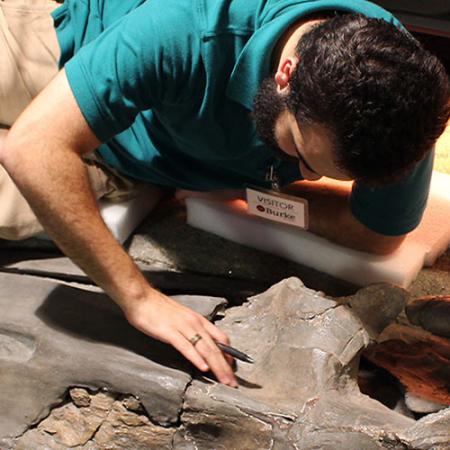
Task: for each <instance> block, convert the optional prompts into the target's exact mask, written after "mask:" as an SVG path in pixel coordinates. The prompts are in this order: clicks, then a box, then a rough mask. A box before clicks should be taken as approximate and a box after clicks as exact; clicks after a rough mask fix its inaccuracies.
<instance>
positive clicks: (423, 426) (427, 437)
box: [403, 408, 450, 450]
mask: <svg viewBox="0 0 450 450" xmlns="http://www.w3.org/2000/svg"><path fill="white" fill-rule="evenodd" d="M403 438H404V439H405V440H406V441H408V442H409V443H410V445H411V447H412V448H414V449H415V450H449V448H450V408H447V409H444V410H442V411H439V412H437V413H434V414H429V415H428V416H426V417H423V418H422V419H420V420H418V421H417V422H416V423H415V424H414V425H413V426H412V427H411V428H409V429H408V430H406V432H405V433H404V434H403Z"/></svg>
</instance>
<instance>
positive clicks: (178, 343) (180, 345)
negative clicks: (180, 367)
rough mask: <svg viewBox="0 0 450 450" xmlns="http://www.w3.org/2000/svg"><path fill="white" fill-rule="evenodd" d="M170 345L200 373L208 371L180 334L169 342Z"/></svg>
mask: <svg viewBox="0 0 450 450" xmlns="http://www.w3.org/2000/svg"><path fill="white" fill-rule="evenodd" d="M170 344H171V345H172V346H173V347H175V348H176V349H177V350H178V351H179V352H180V353H181V354H182V355H183V356H184V357H185V358H186V359H188V360H189V361H190V362H191V363H192V364H193V365H194V366H195V367H197V369H199V370H201V371H202V372H207V371H208V370H210V367H209V365H208V363H207V362H206V361H205V359H204V358H203V357H202V356H201V355H200V353H199V352H198V351H197V350H196V349H195V347H194V346H193V345H192V344H191V343H190V342H189V340H187V339H186V338H185V337H184V336H183V335H182V334H181V333H177V334H176V336H175V337H174V338H173V339H172V340H171V341H170Z"/></svg>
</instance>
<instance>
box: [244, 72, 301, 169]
mask: <svg viewBox="0 0 450 450" xmlns="http://www.w3.org/2000/svg"><path fill="white" fill-rule="evenodd" d="M286 109H287V104H286V99H285V98H284V97H283V96H281V95H280V94H279V93H278V92H277V86H276V83H275V80H274V79H273V77H268V78H266V79H264V80H263V82H262V83H261V86H260V88H259V89H258V92H257V93H256V95H255V98H254V100H253V112H252V117H253V119H254V121H255V126H256V133H257V134H258V136H259V138H260V139H261V140H262V141H263V143H264V144H265V145H266V146H267V147H269V148H270V149H271V150H272V151H273V152H274V153H275V157H276V158H278V159H281V160H283V161H288V162H294V161H297V159H296V158H294V157H293V156H290V155H288V154H287V153H285V152H284V151H283V150H281V148H280V147H279V146H278V143H277V140H276V138H275V124H276V122H277V119H278V118H279V117H280V115H281V113H282V112H284V111H286Z"/></svg>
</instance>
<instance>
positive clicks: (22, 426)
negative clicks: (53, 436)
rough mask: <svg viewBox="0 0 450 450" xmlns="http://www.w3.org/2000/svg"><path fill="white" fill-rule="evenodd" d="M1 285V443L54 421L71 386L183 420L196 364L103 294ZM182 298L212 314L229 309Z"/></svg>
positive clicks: (30, 280) (13, 278)
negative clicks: (133, 400) (53, 410)
mask: <svg viewBox="0 0 450 450" xmlns="http://www.w3.org/2000/svg"><path fill="white" fill-rule="evenodd" d="M0 285H1V286H2V289H1V291H0V310H1V311H2V315H1V317H0V364H1V371H0V386H1V390H0V409H1V410H2V412H3V411H4V412H5V413H2V414H1V415H0V439H8V438H11V437H15V436H17V435H19V434H20V433H22V432H23V431H24V430H26V429H27V428H28V427H29V426H30V425H32V424H35V423H37V422H39V421H40V420H41V419H42V418H44V417H45V416H47V415H48V413H49V409H50V407H51V406H52V405H55V404H58V403H60V402H61V401H62V399H63V398H64V396H65V392H66V389H67V387H68V386H85V387H89V388H92V389H99V388H106V389H108V390H110V391H113V392H124V393H129V394H132V395H134V396H135V397H137V398H139V399H140V401H141V402H142V404H143V405H144V407H145V409H146V411H147V413H148V414H149V416H150V417H151V418H152V420H154V421H155V423H159V424H163V425H167V424H171V423H175V422H177V421H178V418H179V414H180V411H181V406H182V401H183V394H184V391H185V388H186V386H187V384H188V382H189V381H190V379H191V376H190V371H191V367H190V365H188V364H187V362H186V361H184V360H183V359H182V358H180V357H179V354H178V353H177V352H176V351H174V350H173V349H171V347H169V346H167V345H164V344H161V343H159V342H157V341H154V340H152V339H150V338H148V337H147V336H145V335H143V334H142V333H139V332H138V331H136V330H135V329H134V328H132V327H131V326H130V325H129V324H128V323H127V322H126V320H125V319H124V317H123V315H122V313H121V311H120V309H119V308H118V307H117V306H116V305H115V304H113V302H112V301H111V300H109V299H108V298H107V297H106V296H105V295H104V294H100V293H96V292H89V291H84V290H80V289H74V288H71V287H68V286H63V285H60V284H57V283H54V282H51V281H47V280H44V279H39V278H35V277H27V276H19V275H8V274H0ZM178 299H179V300H182V301H183V302H184V303H185V304H187V305H189V306H194V307H199V306H200V304H202V305H201V306H202V313H204V314H205V315H210V314H211V313H212V312H213V311H215V310H216V309H217V308H218V307H220V305H222V304H223V299H215V298H214V299H211V298H208V297H204V298H203V300H201V299H200V298H199V297H198V296H197V297H193V298H192V300H193V302H192V304H191V303H190V301H189V297H185V298H183V299H181V298H178ZM205 304H209V309H208V308H206V309H205V308H204V305H205ZM0 448H1V445H0Z"/></svg>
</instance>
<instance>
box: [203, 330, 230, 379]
mask: <svg viewBox="0 0 450 450" xmlns="http://www.w3.org/2000/svg"><path fill="white" fill-rule="evenodd" d="M199 334H200V336H202V339H201V340H199V341H198V342H197V343H196V345H195V349H196V350H197V352H198V353H200V355H201V356H202V357H203V359H205V360H206V362H207V364H208V365H209V367H210V368H211V370H212V372H213V373H214V375H215V376H216V377H217V379H218V380H219V381H220V382H221V383H223V384H227V385H229V386H233V387H237V381H236V378H235V376H234V373H233V371H232V370H231V367H230V365H229V364H228V362H227V361H226V360H225V357H224V355H223V353H222V352H221V350H220V349H219V347H217V345H216V343H215V342H214V341H213V340H212V338H211V337H210V336H209V335H208V334H207V332H206V330H205V331H204V332H203V333H199Z"/></svg>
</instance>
